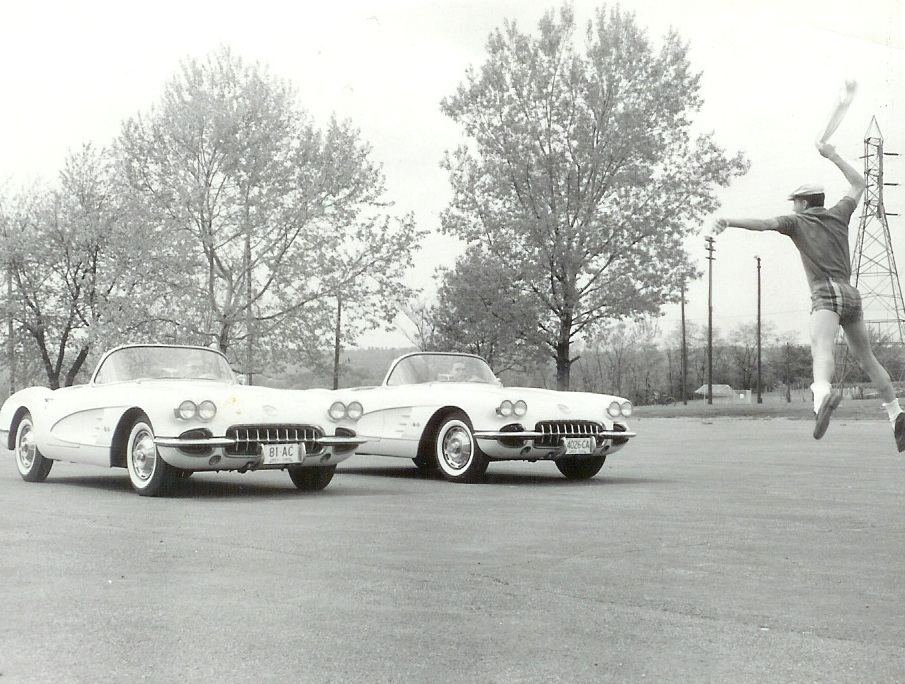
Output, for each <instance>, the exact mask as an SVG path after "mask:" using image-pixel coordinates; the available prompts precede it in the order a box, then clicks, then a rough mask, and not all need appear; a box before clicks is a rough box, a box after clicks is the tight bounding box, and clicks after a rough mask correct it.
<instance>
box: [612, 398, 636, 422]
mask: <svg viewBox="0 0 905 684" xmlns="http://www.w3.org/2000/svg"><path fill="white" fill-rule="evenodd" d="M606 412H607V413H608V414H610V418H628V417H629V416H630V415H632V402H630V401H613V402H610V405H609V406H607V407H606Z"/></svg>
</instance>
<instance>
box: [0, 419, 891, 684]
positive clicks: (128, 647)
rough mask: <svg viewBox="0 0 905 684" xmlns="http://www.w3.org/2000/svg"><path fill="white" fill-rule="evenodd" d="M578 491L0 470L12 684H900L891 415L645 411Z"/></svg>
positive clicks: (494, 474)
mask: <svg viewBox="0 0 905 684" xmlns="http://www.w3.org/2000/svg"><path fill="white" fill-rule="evenodd" d="M631 426H632V428H633V429H634V430H635V431H637V432H638V437H637V438H636V439H635V440H634V441H633V442H632V443H630V444H629V445H628V446H627V447H626V448H625V449H624V450H623V451H622V452H620V453H619V454H616V455H614V456H612V457H610V459H609V460H608V461H607V463H606V465H605V466H604V468H603V470H602V471H601V472H600V474H598V475H597V476H596V477H595V478H594V479H592V480H590V481H587V482H571V481H568V480H566V479H565V478H563V477H562V476H561V475H560V473H559V471H558V470H556V468H555V466H554V465H553V464H551V463H534V464H531V463H512V464H492V465H491V466H490V468H489V470H488V475H487V479H486V482H484V483H482V484H476V485H461V484H450V483H447V482H445V481H443V480H441V479H440V478H439V477H438V476H432V475H428V476H425V475H422V474H421V473H420V472H419V471H417V470H416V469H415V467H414V466H413V465H412V463H411V462H410V461H407V460H398V459H390V458H380V457H354V458H352V459H350V460H349V461H346V462H345V463H343V464H341V465H340V466H339V469H338V471H337V474H336V476H335V478H334V479H333V482H332V483H331V484H330V485H329V486H328V487H327V488H326V489H325V490H324V491H322V492H317V493H301V492H298V491H296V489H295V487H294V486H293V485H292V483H291V481H290V480H289V477H288V475H286V474H285V473H280V472H261V473H249V474H245V475H240V474H237V473H219V474H204V475H196V476H193V477H192V478H190V479H189V480H187V481H185V482H184V483H183V486H182V488H181V489H180V490H179V491H178V492H177V493H176V495H175V496H173V497H171V498H167V499H145V498H140V497H138V496H137V495H135V494H133V493H132V491H131V489H130V486H129V479H128V475H127V474H126V472H125V471H124V470H105V469H101V468H94V467H91V466H76V465H71V464H64V463H57V464H55V466H54V468H53V470H52V472H51V473H50V476H49V478H48V479H47V481H46V482H44V483H41V484H29V483H26V482H24V481H22V480H21V479H20V478H19V476H18V473H17V472H16V469H15V464H14V462H13V459H12V455H11V454H10V453H9V452H2V453H0V577H2V582H3V591H2V593H0V684H12V683H18V682H54V683H59V682H138V681H147V682H175V681H178V682H284V681H285V682H289V681H291V682H317V683H319V684H321V683H326V682H337V683H339V682H342V683H357V682H369V683H374V682H443V683H458V682H462V683H466V682H467V683H472V682H495V683H496V682H498V683H507V684H508V683H520V682H537V683H541V682H542V683H544V684H548V683H551V682H569V683H579V682H695V683H701V682H732V683H744V682H770V683H779V682H853V683H854V682H857V683H859V684H862V683H865V682H884V683H887V682H905V454H901V455H900V454H897V453H896V450H895V446H894V443H893V440H892V433H891V430H890V428H889V426H888V425H887V424H886V423H884V422H882V421H868V420H858V421H850V422H845V421H836V422H834V423H833V424H832V425H831V426H830V429H829V431H828V432H827V435H826V436H825V437H824V438H823V440H821V441H820V442H815V441H814V440H813V439H812V438H811V436H810V429H811V425H810V424H809V423H808V422H806V421H800V420H783V419H767V420H756V419H719V418H716V419H688V418H684V419H683V418H643V417H642V418H638V419H635V420H634V421H632V424H631Z"/></svg>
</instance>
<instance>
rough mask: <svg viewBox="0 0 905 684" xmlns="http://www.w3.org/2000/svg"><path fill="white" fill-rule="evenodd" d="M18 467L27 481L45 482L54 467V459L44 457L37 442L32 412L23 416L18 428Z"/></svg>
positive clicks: (20, 473)
mask: <svg viewBox="0 0 905 684" xmlns="http://www.w3.org/2000/svg"><path fill="white" fill-rule="evenodd" d="M16 467H17V468H18V469H19V475H21V476H22V479H23V480H25V481H26V482H43V481H44V480H46V479H47V476H48V475H49V474H50V469H51V468H52V467H53V461H51V460H50V459H49V458H44V456H43V455H42V454H41V452H40V451H38V447H37V445H36V444H35V428H34V423H33V422H32V420H31V414H30V413H26V414H25V415H24V416H22V420H20V421H19V427H18V429H17V430H16Z"/></svg>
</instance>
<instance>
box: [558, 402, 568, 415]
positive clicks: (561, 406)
mask: <svg viewBox="0 0 905 684" xmlns="http://www.w3.org/2000/svg"><path fill="white" fill-rule="evenodd" d="M558 408H559V410H560V411H562V412H563V413H568V412H569V407H568V406H566V405H565V404H560V405H559V407H558Z"/></svg>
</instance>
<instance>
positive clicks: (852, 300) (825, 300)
mask: <svg viewBox="0 0 905 684" xmlns="http://www.w3.org/2000/svg"><path fill="white" fill-rule="evenodd" d="M815 311H835V312H836V313H837V314H839V323H840V324H841V325H847V324H848V323H857V322H858V321H860V320H861V319H862V318H863V317H864V311H863V310H862V308H861V293H860V292H858V290H857V289H855V288H854V287H852V286H851V285H849V284H848V283H840V282H839V281H838V280H831V279H830V278H825V279H823V280H819V281H817V282H815V283H813V284H812V285H811V313H814V312H815Z"/></svg>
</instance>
